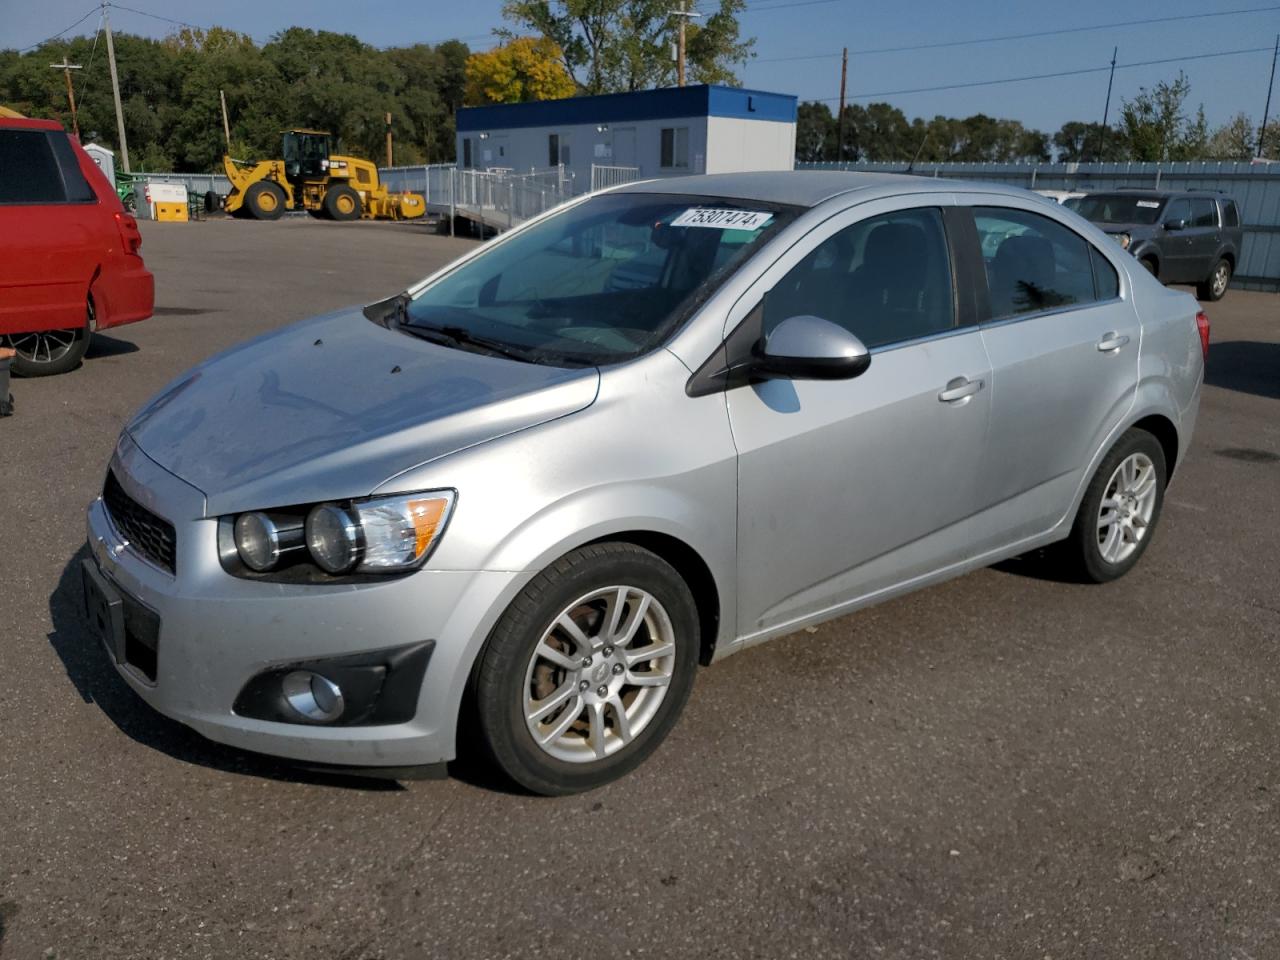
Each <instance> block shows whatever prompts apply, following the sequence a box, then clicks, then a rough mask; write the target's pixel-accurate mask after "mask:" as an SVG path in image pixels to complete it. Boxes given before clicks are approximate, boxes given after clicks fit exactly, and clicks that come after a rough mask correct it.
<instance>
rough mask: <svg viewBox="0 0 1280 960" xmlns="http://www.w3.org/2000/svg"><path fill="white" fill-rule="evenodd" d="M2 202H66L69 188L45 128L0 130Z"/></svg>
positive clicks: (0, 196)
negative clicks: (64, 184)
mask: <svg viewBox="0 0 1280 960" xmlns="http://www.w3.org/2000/svg"><path fill="white" fill-rule="evenodd" d="M0 171H2V172H3V173H2V174H0V203H5V204H23V203H27V204H37V203H65V202H66V200H67V192H66V189H65V188H64V187H63V185H62V174H61V173H60V172H59V171H58V163H57V160H55V159H54V155H53V147H52V146H51V145H50V142H49V136H48V135H47V134H46V133H45V131H43V130H0Z"/></svg>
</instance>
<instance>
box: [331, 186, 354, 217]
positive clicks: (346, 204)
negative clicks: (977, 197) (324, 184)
mask: <svg viewBox="0 0 1280 960" xmlns="http://www.w3.org/2000/svg"><path fill="white" fill-rule="evenodd" d="M361 209H362V205H361V203H360V194H358V193H356V192H355V191H354V190H353V189H351V188H350V187H349V186H347V185H346V184H345V183H339V184H335V185H334V186H332V187H330V188H329V189H328V190H326V191H325V192H324V212H325V213H326V214H328V215H329V217H330V219H333V220H359V219H360V213H361Z"/></svg>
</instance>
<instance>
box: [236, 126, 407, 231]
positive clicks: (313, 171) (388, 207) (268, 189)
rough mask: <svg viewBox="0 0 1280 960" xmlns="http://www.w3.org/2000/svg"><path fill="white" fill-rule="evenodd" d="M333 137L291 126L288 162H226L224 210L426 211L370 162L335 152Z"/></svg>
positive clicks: (399, 214) (376, 215) (390, 216)
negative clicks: (394, 190)
mask: <svg viewBox="0 0 1280 960" xmlns="http://www.w3.org/2000/svg"><path fill="white" fill-rule="evenodd" d="M332 142H333V137H331V136H330V135H329V134H327V133H324V132H323V131H320V130H287V131H285V134H284V149H283V151H281V152H282V153H283V155H284V159H283V160H264V161H262V162H261V163H257V164H248V163H243V162H241V161H239V160H233V159H231V157H229V156H224V157H223V158H222V166H223V167H224V168H225V170H226V172H227V179H229V180H230V181H231V192H230V193H229V194H227V199H226V203H225V208H226V211H227V213H229V214H231V215H232V216H233V217H252V218H253V219H255V220H276V219H278V218H279V217H280V215H281V214H282V213H284V212H285V211H286V210H306V211H307V213H309V214H311V215H312V216H313V217H323V218H325V219H328V220H359V219H360V218H361V217H366V218H370V219H375V220H413V219H416V218H417V217H421V216H422V215H423V214H425V213H426V212H427V204H426V201H425V200H424V199H423V198H422V195H421V194H417V193H392V192H391V191H389V190H388V189H387V188H386V187H385V186H384V185H383V184H381V183H380V182H379V181H378V168H377V167H376V166H374V165H373V164H372V163H370V162H369V161H368V160H360V159H357V158H356V157H344V156H339V155H337V154H331V153H330V147H331V145H332Z"/></svg>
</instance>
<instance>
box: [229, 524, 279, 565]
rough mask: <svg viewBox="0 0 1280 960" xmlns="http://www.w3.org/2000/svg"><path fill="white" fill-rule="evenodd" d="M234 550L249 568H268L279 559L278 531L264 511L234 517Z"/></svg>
mask: <svg viewBox="0 0 1280 960" xmlns="http://www.w3.org/2000/svg"><path fill="white" fill-rule="evenodd" d="M235 532H236V551H237V552H238V553H239V554H240V559H241V560H243V561H244V565H245V566H246V567H248V568H249V569H250V570H257V571H258V572H259V573H261V572H262V571H263V570H270V569H271V568H272V567H274V566H275V565H276V561H277V560H279V559H280V531H279V529H278V528H277V527H276V525H275V522H274V521H273V520H272V519H271V518H270V517H269V516H267V515H266V514H265V513H242V514H240V516H238V517H236V527H235Z"/></svg>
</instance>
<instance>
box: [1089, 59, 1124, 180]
mask: <svg viewBox="0 0 1280 960" xmlns="http://www.w3.org/2000/svg"><path fill="white" fill-rule="evenodd" d="M1119 52H1120V48H1119V47H1112V48H1111V73H1110V74H1109V75H1108V76H1107V102H1106V103H1105V104H1104V105H1103V107H1102V129H1101V130H1099V131H1098V150H1097V152H1096V153H1095V154H1094V157H1095V159H1096V160H1097V162H1098V163H1101V162H1102V148H1103V146H1104V145H1105V144H1106V141H1107V117H1109V116H1110V115H1111V84H1113V83H1114V82H1115V79H1116V54H1118V53H1119Z"/></svg>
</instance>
